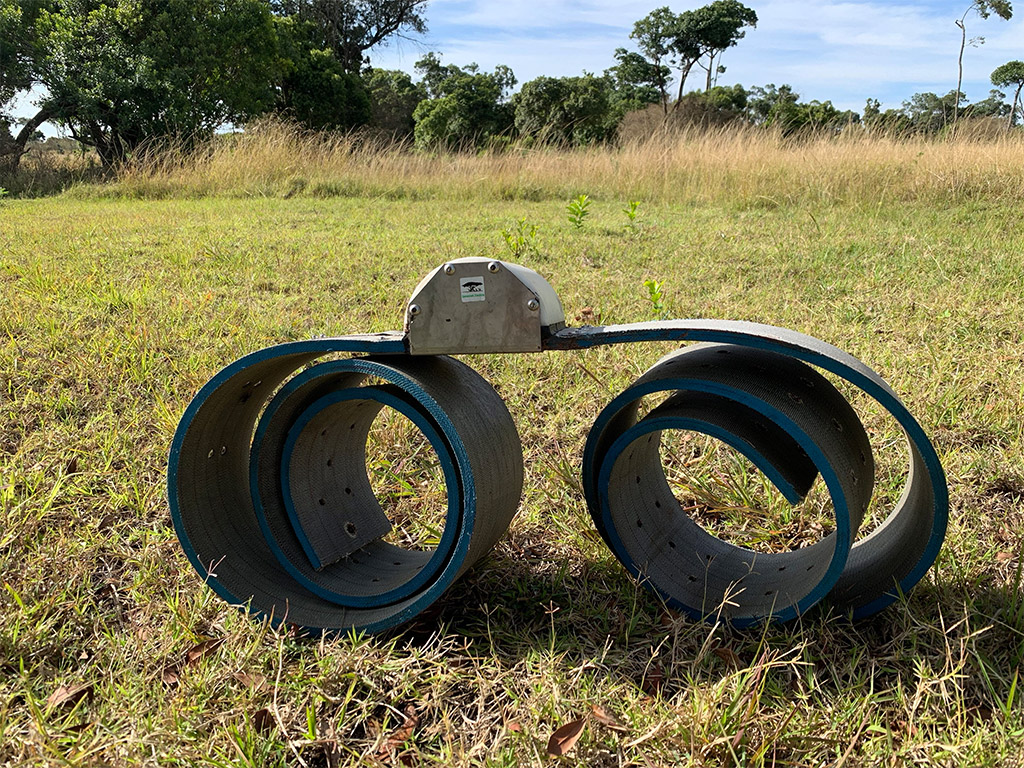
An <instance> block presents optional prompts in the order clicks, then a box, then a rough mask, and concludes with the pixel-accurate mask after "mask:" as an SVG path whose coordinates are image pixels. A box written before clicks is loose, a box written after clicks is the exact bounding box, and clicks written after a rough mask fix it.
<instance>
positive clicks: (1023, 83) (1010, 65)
mask: <svg viewBox="0 0 1024 768" xmlns="http://www.w3.org/2000/svg"><path fill="white" fill-rule="evenodd" d="M992 85H996V86H999V87H1000V88H1012V87H1014V86H1016V88H1015V90H1014V93H1013V104H1012V105H1011V107H1010V115H1009V119H1008V120H1007V125H1011V126H1012V125H1013V122H1014V120H1016V118H1017V110H1018V107H1019V106H1020V92H1021V89H1022V88H1024V61H1016V60H1014V61H1008V62H1006V63H1005V64H1003V65H1002V66H1000V67H996V68H995V69H994V70H992Z"/></svg>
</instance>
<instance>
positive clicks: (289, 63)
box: [275, 16, 371, 130]
mask: <svg viewBox="0 0 1024 768" xmlns="http://www.w3.org/2000/svg"><path fill="white" fill-rule="evenodd" d="M275 27H276V29H277V39H278V50H279V51H280V56H281V58H280V64H279V66H280V72H281V74H280V80H279V84H278V88H277V99H276V106H277V110H278V111H279V112H281V113H283V114H284V115H287V116H288V117H290V118H292V119H294V120H296V121H298V122H299V123H301V124H302V125H303V126H305V127H306V128H310V129H312V130H325V129H327V130H336V129H340V130H347V129H351V128H355V127H356V126H360V125H365V124H366V123H368V122H369V120H370V114H371V113H370V94H369V92H368V90H367V88H366V85H365V84H364V83H363V81H362V80H361V79H360V78H359V76H358V75H355V74H352V73H351V72H347V71H345V69H344V67H342V65H341V63H340V62H339V61H338V60H337V59H336V58H335V57H334V54H333V53H332V52H331V51H330V50H328V49H326V48H317V47H316V45H317V41H316V38H317V33H316V29H315V26H314V24H313V23H312V22H309V21H303V20H302V19H299V18H297V17H294V16H293V17H288V18H278V19H276V24H275Z"/></svg>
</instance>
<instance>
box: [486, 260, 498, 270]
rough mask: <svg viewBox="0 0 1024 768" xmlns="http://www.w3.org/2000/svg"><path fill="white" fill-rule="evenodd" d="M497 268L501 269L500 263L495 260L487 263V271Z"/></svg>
mask: <svg viewBox="0 0 1024 768" xmlns="http://www.w3.org/2000/svg"><path fill="white" fill-rule="evenodd" d="M499 269H501V264H499V263H498V262H496V261H492V262H491V263H490V264H488V265H487V271H488V272H497V271H498V270H499Z"/></svg>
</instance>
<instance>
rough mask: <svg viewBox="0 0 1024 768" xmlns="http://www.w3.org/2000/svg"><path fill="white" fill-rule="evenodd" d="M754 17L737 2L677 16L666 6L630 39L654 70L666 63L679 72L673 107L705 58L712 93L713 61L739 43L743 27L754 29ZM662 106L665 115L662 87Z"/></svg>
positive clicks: (720, 1) (722, 0)
mask: <svg viewBox="0 0 1024 768" xmlns="http://www.w3.org/2000/svg"><path fill="white" fill-rule="evenodd" d="M756 24H757V14H756V13H755V12H754V11H753V10H752V9H751V8H748V7H747V6H745V5H743V4H742V3H740V2H738V0H715V2H713V3H711V4H709V5H705V6H703V7H701V8H697V9H695V10H692V11H683V12H682V13H680V14H678V15H676V14H674V13H672V11H670V10H669V9H668V8H667V7H665V8H658V9H657V10H654V11H652V12H651V13H650V14H648V15H647V16H645V17H644V18H642V19H640V21H638V22H636V23H635V24H634V25H633V33H632V34H631V35H630V37H632V38H634V39H635V40H637V44H638V45H639V46H640V49H641V50H642V51H643V52H644V53H645V54H646V55H647V57H648V58H649V59H650V61H651V63H652V64H653V65H654V66H655V67H660V66H661V65H662V62H663V61H668V62H669V63H670V64H672V65H673V66H675V68H676V69H678V70H679V89H678V93H677V95H676V104H678V103H679V100H680V99H682V97H683V87H684V86H685V85H686V78H687V77H688V76H689V74H690V71H691V70H692V69H693V67H694V66H695V65H697V64H698V62H700V61H701V60H702V59H704V58H705V57H706V58H707V64H706V65H701V66H704V68H705V69H706V70H707V86H706V88H705V90H711V77H712V73H713V72H714V71H715V69H716V68H715V58H716V56H718V57H720V56H721V55H722V53H723V52H724V51H725V50H726V49H727V48H730V47H732V46H734V45H736V43H737V42H739V41H740V40H741V39H742V38H743V37H744V35H745V34H746V32H745V31H744V27H748V26H755V25H756ZM660 85H661V92H662V100H663V101H662V103H663V106H664V107H665V111H666V113H667V112H668V95H667V93H666V92H665V84H664V82H662V83H661V84H660Z"/></svg>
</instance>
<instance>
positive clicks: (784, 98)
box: [747, 83, 800, 125]
mask: <svg viewBox="0 0 1024 768" xmlns="http://www.w3.org/2000/svg"><path fill="white" fill-rule="evenodd" d="M799 99H800V94H799V93H795V92H794V91H793V87H792V86H791V85H785V84H783V85H780V86H779V87H778V88H776V87H775V83H768V85H766V86H764V87H761V86H759V85H755V86H754V87H753V88H751V89H750V90H749V91H748V92H747V116H748V119H749V120H750V122H752V123H753V124H754V125H767V124H769V123H771V122H773V121H777V120H778V118H779V116H780V115H782V114H785V113H787V112H792V111H793V107H794V106H795V105H796V103H797V101H798V100H799Z"/></svg>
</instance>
